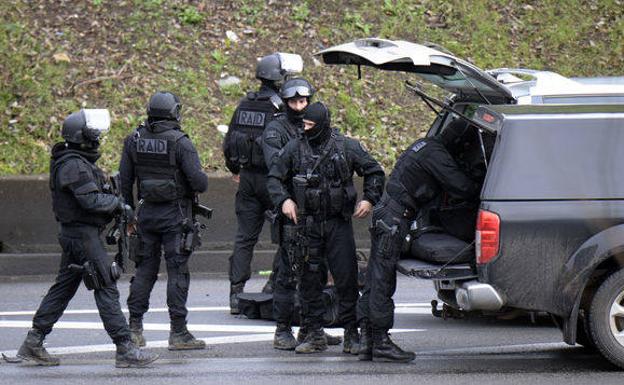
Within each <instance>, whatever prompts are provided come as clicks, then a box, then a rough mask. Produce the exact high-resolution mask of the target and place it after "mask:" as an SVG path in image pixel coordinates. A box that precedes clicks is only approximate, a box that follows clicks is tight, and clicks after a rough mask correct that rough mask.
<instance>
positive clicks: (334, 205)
mask: <svg viewBox="0 0 624 385" xmlns="http://www.w3.org/2000/svg"><path fill="white" fill-rule="evenodd" d="M344 195H345V192H344V189H343V188H342V186H338V187H330V188H329V213H330V215H338V214H342V208H343V206H344V198H345V196H344Z"/></svg>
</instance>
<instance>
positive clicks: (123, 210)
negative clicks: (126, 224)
mask: <svg viewBox="0 0 624 385" xmlns="http://www.w3.org/2000/svg"><path fill="white" fill-rule="evenodd" d="M115 214H121V215H123V216H124V217H125V218H127V219H128V221H130V222H132V221H134V211H133V210H132V207H130V205H127V204H125V203H124V201H123V200H121V199H120V200H119V202H118V203H117V208H116V209H115Z"/></svg>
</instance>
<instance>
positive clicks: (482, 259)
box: [475, 210, 500, 264]
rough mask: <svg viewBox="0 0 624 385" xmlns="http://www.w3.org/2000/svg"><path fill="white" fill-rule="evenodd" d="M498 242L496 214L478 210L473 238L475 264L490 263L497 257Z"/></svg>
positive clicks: (498, 227)
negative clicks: (475, 256)
mask: <svg viewBox="0 0 624 385" xmlns="http://www.w3.org/2000/svg"><path fill="white" fill-rule="evenodd" d="M499 240H500V218H499V217H498V215H497V214H495V213H493V212H490V211H486V210H479V217H478V218H477V231H476V237H475V244H476V247H475V248H476V252H477V263H478V264H485V263H488V262H491V261H492V260H493V259H494V258H495V257H496V256H497V255H498V248H499Z"/></svg>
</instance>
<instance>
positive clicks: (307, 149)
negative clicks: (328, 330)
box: [267, 103, 384, 354]
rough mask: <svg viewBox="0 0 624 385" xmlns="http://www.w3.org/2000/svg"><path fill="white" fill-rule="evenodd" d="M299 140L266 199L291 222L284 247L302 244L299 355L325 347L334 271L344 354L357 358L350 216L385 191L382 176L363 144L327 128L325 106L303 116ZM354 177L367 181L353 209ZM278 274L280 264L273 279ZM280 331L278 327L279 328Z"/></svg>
mask: <svg viewBox="0 0 624 385" xmlns="http://www.w3.org/2000/svg"><path fill="white" fill-rule="evenodd" d="M303 122H304V125H305V128H304V130H305V131H304V135H303V136H302V137H300V138H296V139H293V140H291V141H289V142H288V144H287V145H286V146H285V147H284V148H283V149H282V150H281V151H280V154H279V156H278V157H277V158H276V159H275V160H274V162H273V163H272V165H271V168H270V169H269V180H268V182H267V185H268V189H269V194H270V195H271V199H272V200H273V203H274V204H275V206H276V207H280V208H281V210H282V213H283V214H284V215H285V216H286V217H287V218H288V222H287V223H286V224H284V230H283V240H282V247H283V248H284V249H288V248H289V247H292V246H291V242H292V240H291V239H289V237H291V236H294V237H295V239H298V240H303V241H297V242H299V246H296V247H300V246H302V247H301V248H300V249H299V250H297V251H294V252H293V251H291V250H289V251H288V252H285V253H283V255H284V254H286V255H289V256H293V255H295V256H298V257H299V259H298V260H296V261H292V260H288V259H289V258H283V263H285V264H286V263H289V262H290V267H291V269H292V268H293V267H295V266H294V265H293V262H294V263H296V264H297V265H299V266H298V267H295V269H299V276H300V282H299V286H298V292H299V294H300V299H301V302H302V318H303V326H304V327H305V328H306V330H307V336H306V338H305V341H304V342H303V343H302V344H300V345H298V346H297V347H296V349H295V352H297V353H315V352H320V351H323V350H325V349H327V340H326V336H325V333H324V332H323V313H324V311H325V309H324V304H323V301H322V291H323V288H324V287H325V284H326V283H327V271H328V269H329V271H331V273H332V276H333V277H334V284H335V287H336V289H337V292H338V300H339V313H340V314H339V317H340V322H341V324H342V326H343V327H344V328H345V331H344V343H343V352H345V353H348V354H357V353H358V351H359V335H358V331H357V327H356V302H357V298H358V287H357V273H358V270H357V261H356V254H355V240H354V237H353V225H352V222H351V217H352V216H355V217H358V218H363V217H365V216H366V215H368V213H369V212H370V210H371V209H372V207H373V205H374V204H375V203H377V201H378V200H379V199H380V197H381V194H382V192H383V185H384V172H383V169H382V168H381V166H380V165H379V163H377V161H376V160H375V159H373V158H372V157H371V156H370V155H369V154H368V152H366V151H365V150H364V149H363V148H362V146H361V145H360V143H359V142H358V141H356V140H354V139H351V138H347V137H345V136H343V135H342V134H340V133H339V132H338V131H337V130H336V129H332V128H331V126H330V118H329V111H328V109H327V108H326V107H325V106H324V105H323V104H322V103H314V104H312V105H310V106H308V107H307V108H306V110H305V112H304V116H303ZM353 172H356V173H357V174H358V175H360V176H363V177H364V197H363V199H362V200H361V201H360V202H359V203H357V205H356V202H357V191H356V189H355V186H354V184H353ZM281 271H282V269H281V266H280V268H279V269H278V274H280V273H281ZM278 327H279V325H278Z"/></svg>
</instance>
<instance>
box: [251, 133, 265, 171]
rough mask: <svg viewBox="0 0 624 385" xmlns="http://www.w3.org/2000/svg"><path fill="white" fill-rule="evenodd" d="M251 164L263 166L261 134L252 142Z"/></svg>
mask: <svg viewBox="0 0 624 385" xmlns="http://www.w3.org/2000/svg"><path fill="white" fill-rule="evenodd" d="M251 165H252V166H254V167H258V168H264V167H265V163H264V153H263V152H262V135H258V136H257V137H256V138H255V140H254V141H253V142H252V151H251Z"/></svg>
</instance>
